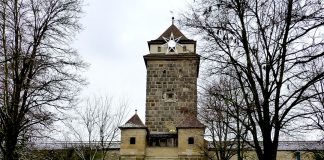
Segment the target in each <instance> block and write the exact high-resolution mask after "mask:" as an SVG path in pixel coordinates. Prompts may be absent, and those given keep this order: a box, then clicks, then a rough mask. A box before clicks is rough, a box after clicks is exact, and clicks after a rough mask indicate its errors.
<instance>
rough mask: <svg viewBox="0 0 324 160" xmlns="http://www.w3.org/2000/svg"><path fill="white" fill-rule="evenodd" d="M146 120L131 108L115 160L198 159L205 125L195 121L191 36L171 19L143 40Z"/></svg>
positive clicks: (195, 62) (201, 156) (194, 63)
mask: <svg viewBox="0 0 324 160" xmlns="http://www.w3.org/2000/svg"><path fill="white" fill-rule="evenodd" d="M148 47H149V54H147V55H145V56H144V61H145V65H146V69H147V81H146V113H145V116H146V121H145V125H144V124H143V123H142V121H141V120H140V118H139V117H138V115H137V113H135V115H134V116H133V117H132V118H131V119H130V120H128V121H127V122H126V123H125V124H124V125H123V126H120V129H121V145H120V159H121V160H132V159H133V160H161V159H168V160H203V159H205V157H204V152H203V150H204V148H206V142H205V140H204V131H205V126H204V125H203V124H201V123H200V122H199V121H198V120H197V77H198V73H199V61H200V57H199V55H197V54H196V41H194V40H191V39H188V38H187V37H186V36H184V35H183V34H182V33H181V32H180V30H179V29H178V28H177V27H176V26H175V25H174V24H173V23H172V25H171V26H170V27H169V28H168V29H167V30H166V31H165V32H163V34H162V35H161V36H160V37H158V38H157V39H155V40H151V41H148Z"/></svg>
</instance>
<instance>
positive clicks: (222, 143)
mask: <svg viewBox="0 0 324 160" xmlns="http://www.w3.org/2000/svg"><path fill="white" fill-rule="evenodd" d="M234 82H235V81H231V80H230V79H226V78H219V79H218V80H213V82H212V83H211V84H207V85H206V87H204V89H203V90H204V93H203V95H201V97H202V98H201V99H202V100H201V108H200V115H201V117H202V120H203V121H204V123H205V124H206V126H207V129H208V133H209V134H210V136H209V138H210V139H211V140H212V141H211V147H212V151H213V152H212V153H214V154H212V155H211V154H210V153H209V154H208V156H209V157H210V158H211V159H216V160H229V159H231V158H232V157H233V156H234V155H237V157H238V159H239V160H241V159H242V157H243V148H244V147H243V144H244V142H243V141H244V140H246V139H247V138H246V136H247V133H246V129H245V128H244V126H243V125H241V124H242V123H247V122H246V120H247V117H246V115H244V114H243V113H240V110H241V108H242V106H244V101H243V98H242V95H240V92H239V88H238V86H237V85H235V83H234Z"/></svg>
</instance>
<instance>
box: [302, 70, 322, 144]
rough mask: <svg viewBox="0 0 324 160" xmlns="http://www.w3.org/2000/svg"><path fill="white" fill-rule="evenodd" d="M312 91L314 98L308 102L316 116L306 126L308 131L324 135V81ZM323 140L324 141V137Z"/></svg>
mask: <svg viewBox="0 0 324 160" xmlns="http://www.w3.org/2000/svg"><path fill="white" fill-rule="evenodd" d="M323 67H324V66H323ZM312 89H313V90H312V91H313V94H314V96H313V98H312V99H309V100H308V102H309V104H308V105H309V106H310V107H311V108H312V110H313V111H314V114H312V115H310V116H309V117H308V119H309V120H310V123H309V124H306V129H307V130H319V131H320V132H321V133H324V80H322V81H320V83H318V84H314V85H313V88H312ZM321 138H322V140H323V139H324V137H321Z"/></svg>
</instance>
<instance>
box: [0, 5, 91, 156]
mask: <svg viewBox="0 0 324 160" xmlns="http://www.w3.org/2000/svg"><path fill="white" fill-rule="evenodd" d="M81 3H82V0H24V1H23V0H12V1H9V0H1V1H0V33H1V34H0V39H1V42H0V90H1V91H0V97H1V98H0V126H1V127H0V130H1V134H0V140H1V143H0V149H1V152H2V153H3V154H1V155H2V156H3V159H8V160H12V159H18V153H17V145H21V144H22V142H23V141H24V140H25V139H26V138H28V136H33V135H34V134H36V132H33V130H30V129H39V128H41V127H48V126H49V125H50V124H51V123H52V122H53V121H54V120H56V119H57V117H56V114H55V110H62V109H67V108H68V107H69V106H72V102H73V101H74V99H75V97H76V95H77V93H78V91H79V89H80V86H81V85H83V84H84V80H83V79H82V78H81V77H80V75H79V74H78V73H77V71H78V72H79V71H80V69H83V68H85V67H86V64H85V63H84V62H83V61H82V60H81V59H80V58H79V57H78V54H77V52H76V51H75V50H74V49H73V48H71V45H70V44H71V40H72V39H73V36H74V35H75V33H76V32H78V31H79V30H80V24H79V23H78V20H79V18H80V17H79V16H80V13H81V6H82V4H81Z"/></svg>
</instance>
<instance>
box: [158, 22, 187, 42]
mask: <svg viewBox="0 0 324 160" xmlns="http://www.w3.org/2000/svg"><path fill="white" fill-rule="evenodd" d="M171 33H173V35H174V37H181V39H182V40H189V39H188V38H187V37H186V36H185V35H183V34H182V33H181V31H180V30H179V29H178V28H177V27H176V26H175V25H174V24H172V25H171V26H170V27H169V28H168V29H167V30H165V31H164V32H163V33H162V34H161V36H160V37H159V38H157V39H156V40H163V37H170V35H171Z"/></svg>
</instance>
